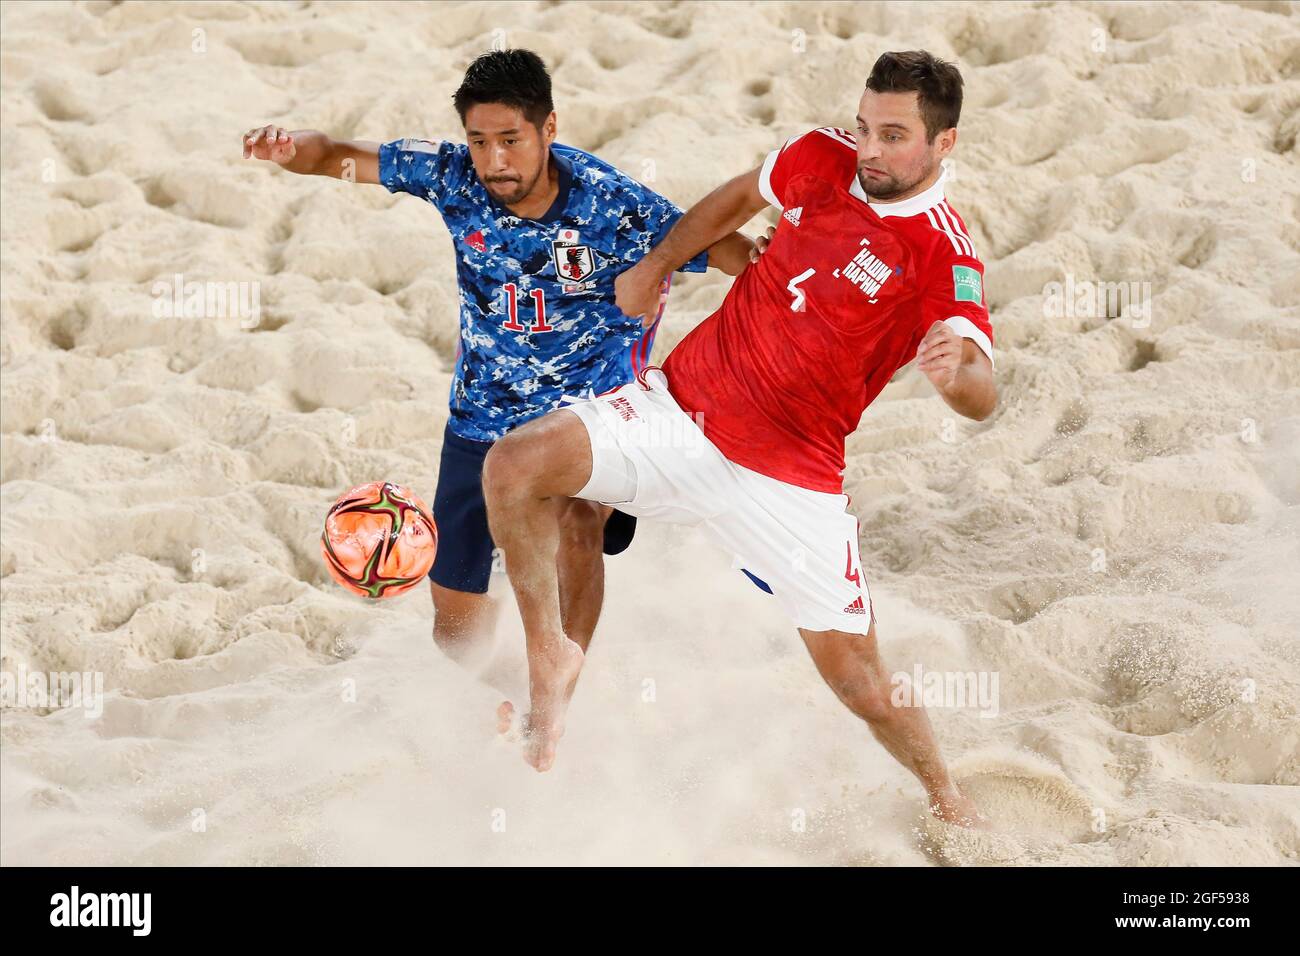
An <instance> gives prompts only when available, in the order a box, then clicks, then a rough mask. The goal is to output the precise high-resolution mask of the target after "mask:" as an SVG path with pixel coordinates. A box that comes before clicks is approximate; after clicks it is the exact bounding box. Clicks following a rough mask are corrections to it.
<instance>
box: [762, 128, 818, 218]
mask: <svg viewBox="0 0 1300 956" xmlns="http://www.w3.org/2000/svg"><path fill="white" fill-rule="evenodd" d="M805 138H806V134H805V135H804V136H795V137H792V138H791V139H788V140H786V142H785V145H783V146H782V147H781V148H780V149H774V150H772V152H770V153H768V154H767V159H765V160H764V161H763V168H762V169H761V170H760V171H759V174H758V191H759V192H760V193H762V194H763V198H764V199H766V200H767V201H768V202H769V203H771V204H772V205H773V206H775V207H776V208H777V209H784V208H785V202H784V200H783V198H782V197H784V196H785V187H786V185H787V184H788V183H789V182H790V177H791V175H793V173H794V168H795V165H796V164H797V162H798V160H799V152H800V150H801V149H802V148H803V145H804V141H805Z"/></svg>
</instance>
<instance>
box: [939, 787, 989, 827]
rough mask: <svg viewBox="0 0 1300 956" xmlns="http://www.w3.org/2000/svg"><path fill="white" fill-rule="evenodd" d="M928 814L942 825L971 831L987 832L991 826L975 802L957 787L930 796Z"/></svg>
mask: <svg viewBox="0 0 1300 956" xmlns="http://www.w3.org/2000/svg"><path fill="white" fill-rule="evenodd" d="M930 812H931V813H933V814H934V815H935V816H936V817H938V818H939V819H940V820H942V821H943V822H944V823H951V824H953V825H954V826H959V827H966V828H968V829H972V830H989V829H991V828H992V826H991V824H990V823H989V821H988V820H987V819H985V818H984V815H983V814H981V813H980V811H979V807H977V806H975V801H974V800H972V799H971V798H970V797H968V796H966V794H964V793H962V792H961V789H960V788H959V787H957V786H953V788H952V789H951V790H945V791H943V792H941V793H936V794H931V796H930Z"/></svg>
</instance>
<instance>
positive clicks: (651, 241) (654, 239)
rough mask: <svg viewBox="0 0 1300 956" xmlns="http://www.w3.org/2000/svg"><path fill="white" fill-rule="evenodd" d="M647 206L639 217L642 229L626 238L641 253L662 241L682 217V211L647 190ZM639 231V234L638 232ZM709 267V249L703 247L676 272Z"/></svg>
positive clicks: (703, 270) (699, 270) (704, 269)
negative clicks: (642, 224)
mask: <svg viewBox="0 0 1300 956" xmlns="http://www.w3.org/2000/svg"><path fill="white" fill-rule="evenodd" d="M647 193H648V199H649V207H648V209H646V210H645V211H644V213H643V215H642V217H641V220H642V222H644V224H645V225H644V230H638V231H637V232H636V233H634V234H633V235H631V236H629V237H628V238H629V239H630V240H631V241H632V243H633V244H634V245H635V246H637V247H638V248H639V249H640V250H641V255H645V253H647V252H649V251H650V250H651V249H652V248H653V247H654V246H656V245H658V244H659V243H661V242H663V241H664V239H665V238H666V237H667V236H668V233H669V232H671V231H672V228H673V226H675V225H677V220H679V219H681V218H682V215H683V213H682V211H681V210H680V209H678V208H677V206H676V205H675V204H673V203H671V202H669V201H668V200H667V199H665V198H664V197H663V196H660V195H659V194H658V193H653V192H649V191H648V190H647ZM638 233H639V234H638ZM708 268H709V250H707V249H705V250H704V251H703V252H701V253H700V254H699V255H697V256H696V257H695V258H694V259H692V260H691V261H690V262H687V263H686V264H685V265H683V266H681V267H680V268H678V269H677V271H678V272H705V271H707V270H708Z"/></svg>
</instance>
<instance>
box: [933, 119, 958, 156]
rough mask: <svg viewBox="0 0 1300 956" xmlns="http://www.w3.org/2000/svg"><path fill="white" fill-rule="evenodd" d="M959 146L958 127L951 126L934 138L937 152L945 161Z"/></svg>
mask: <svg viewBox="0 0 1300 956" xmlns="http://www.w3.org/2000/svg"><path fill="white" fill-rule="evenodd" d="M956 145H957V127H955V126H951V127H949V128H948V129H946V130H944V131H943V132H941V133H940V134H939V135H938V136H936V137H935V138H934V146H935V152H936V153H938V156H939V158H940V159H943V158H944V157H945V156H947V155H948V154H949V153H951V152H952V151H953V147H955V146H956Z"/></svg>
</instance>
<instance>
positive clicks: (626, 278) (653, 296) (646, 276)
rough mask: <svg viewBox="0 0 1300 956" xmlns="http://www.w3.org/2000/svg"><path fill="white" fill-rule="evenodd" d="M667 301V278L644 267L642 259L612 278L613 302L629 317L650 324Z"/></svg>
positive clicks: (643, 323)
mask: <svg viewBox="0 0 1300 956" xmlns="http://www.w3.org/2000/svg"><path fill="white" fill-rule="evenodd" d="M667 301H668V279H667V278H665V277H664V276H657V275H655V274H654V270H652V269H649V268H646V266H645V263H644V260H642V262H638V263H637V264H636V265H634V266H633V267H632V268H631V269H628V270H627V271H626V272H623V273H620V274H619V276H618V277H617V278H616V279H615V280H614V304H615V305H617V306H618V308H619V311H620V312H622V313H623V314H624V315H626V316H628V317H629V318H634V319H640V320H641V324H642V325H651V324H653V323H654V320H655V319H656V318H658V316H659V310H660V309H661V308H663V305H664V303H665V302H667Z"/></svg>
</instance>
